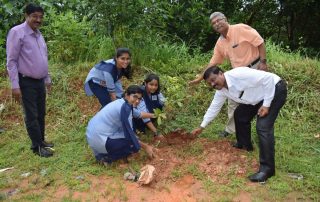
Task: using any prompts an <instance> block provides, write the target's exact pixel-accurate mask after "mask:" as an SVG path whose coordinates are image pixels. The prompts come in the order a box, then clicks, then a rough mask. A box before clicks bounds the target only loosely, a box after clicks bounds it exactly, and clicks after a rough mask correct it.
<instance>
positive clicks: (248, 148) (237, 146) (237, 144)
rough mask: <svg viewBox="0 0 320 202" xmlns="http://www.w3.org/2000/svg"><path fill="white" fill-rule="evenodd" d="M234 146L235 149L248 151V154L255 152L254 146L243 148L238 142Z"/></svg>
mask: <svg viewBox="0 0 320 202" xmlns="http://www.w3.org/2000/svg"><path fill="white" fill-rule="evenodd" d="M232 146H233V147H234V148H237V149H243V150H246V151H248V152H251V151H253V146H252V145H250V146H248V147H245V146H243V145H242V144H240V143H238V142H236V143H234V144H232Z"/></svg>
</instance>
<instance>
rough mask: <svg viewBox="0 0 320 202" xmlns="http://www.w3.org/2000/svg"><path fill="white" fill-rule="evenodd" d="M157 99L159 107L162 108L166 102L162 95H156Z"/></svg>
mask: <svg viewBox="0 0 320 202" xmlns="http://www.w3.org/2000/svg"><path fill="white" fill-rule="evenodd" d="M158 98H159V103H160V105H161V106H164V103H165V102H166V98H165V97H164V96H163V94H162V93H159V94H158Z"/></svg>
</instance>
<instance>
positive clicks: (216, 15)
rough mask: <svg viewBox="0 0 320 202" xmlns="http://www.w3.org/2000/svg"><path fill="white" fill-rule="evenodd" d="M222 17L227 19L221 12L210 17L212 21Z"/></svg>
mask: <svg viewBox="0 0 320 202" xmlns="http://www.w3.org/2000/svg"><path fill="white" fill-rule="evenodd" d="M218 16H219V17H222V18H226V16H225V15H224V14H223V13H221V12H214V13H212V14H211V15H210V18H209V19H210V21H211V20H212V19H213V18H215V17H218Z"/></svg>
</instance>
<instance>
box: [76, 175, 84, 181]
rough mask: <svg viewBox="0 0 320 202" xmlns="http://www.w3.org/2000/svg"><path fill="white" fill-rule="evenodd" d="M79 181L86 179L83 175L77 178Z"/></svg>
mask: <svg viewBox="0 0 320 202" xmlns="http://www.w3.org/2000/svg"><path fill="white" fill-rule="evenodd" d="M76 179H77V180H84V177H83V176H82V175H79V176H77V177H76Z"/></svg>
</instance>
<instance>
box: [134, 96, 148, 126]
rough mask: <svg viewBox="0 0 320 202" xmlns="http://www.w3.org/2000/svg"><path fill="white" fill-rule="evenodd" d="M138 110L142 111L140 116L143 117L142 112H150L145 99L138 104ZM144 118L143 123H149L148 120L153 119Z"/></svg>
mask: <svg viewBox="0 0 320 202" xmlns="http://www.w3.org/2000/svg"><path fill="white" fill-rule="evenodd" d="M136 110H137V111H138V112H139V113H140V117H141V112H149V111H148V109H147V105H146V103H145V102H144V100H143V99H142V100H141V101H140V103H139V104H138V106H137V108H136ZM140 117H139V118H140ZM142 120H143V123H148V122H150V121H151V119H149V118H146V119H142Z"/></svg>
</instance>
